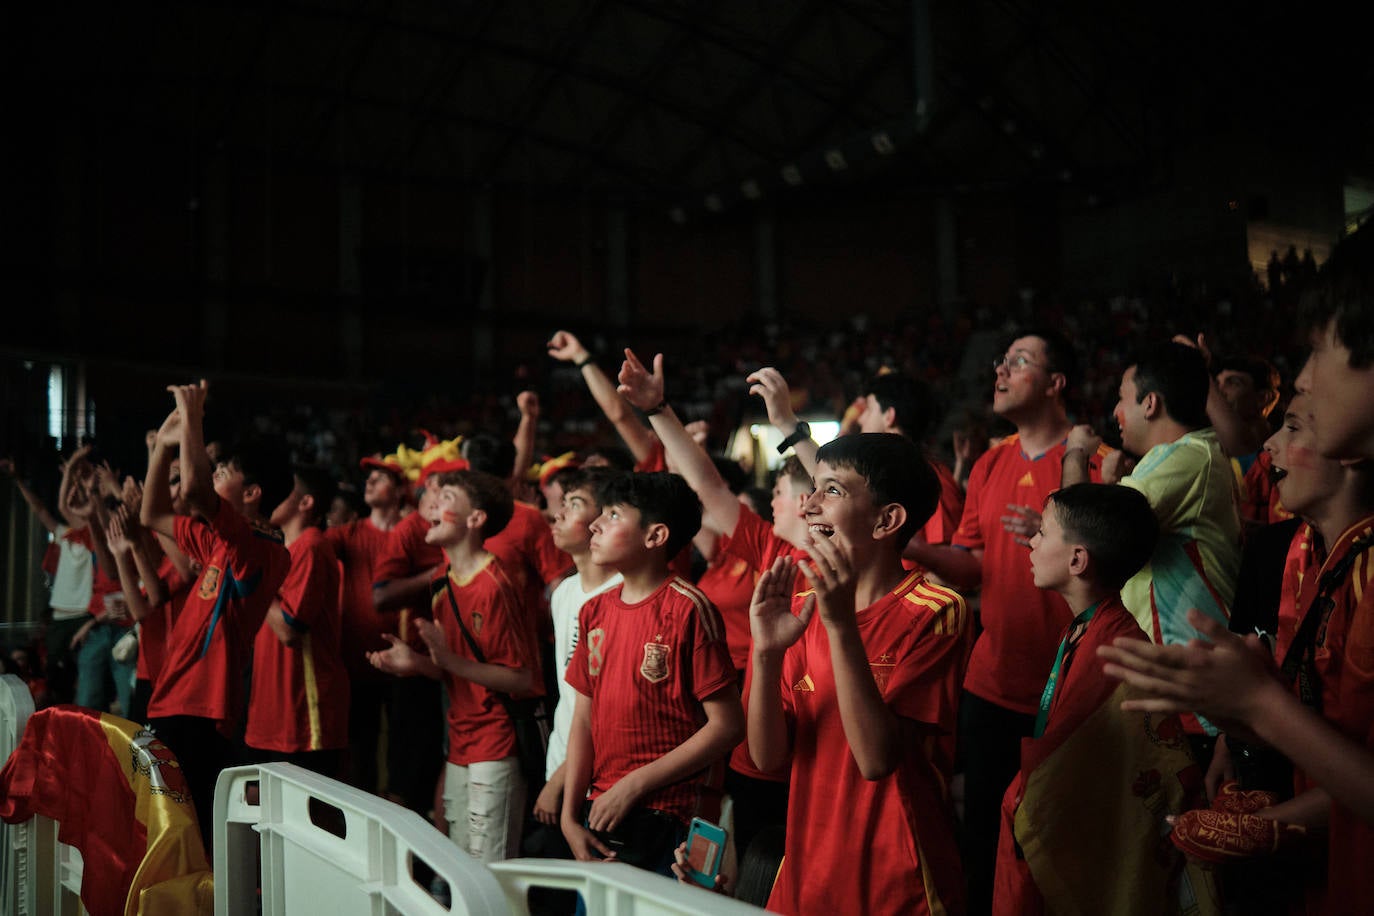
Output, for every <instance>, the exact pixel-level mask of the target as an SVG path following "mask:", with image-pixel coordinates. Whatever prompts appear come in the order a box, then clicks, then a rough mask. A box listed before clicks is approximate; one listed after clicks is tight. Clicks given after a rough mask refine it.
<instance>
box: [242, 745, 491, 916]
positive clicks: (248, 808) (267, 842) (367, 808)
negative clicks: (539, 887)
mask: <svg viewBox="0 0 1374 916" xmlns="http://www.w3.org/2000/svg"><path fill="white" fill-rule="evenodd" d="M254 784H256V790H255V791H254V792H253V794H254V795H256V799H257V801H256V803H254V802H253V800H252V796H251V795H250V790H252V789H253V787H254ZM312 811H313V812H314V815H315V816H314V817H313V818H312ZM330 826H332V827H333V828H334V829H333V830H331V829H329V827H330ZM340 826H341V827H342V830H339V827H340ZM254 831H256V832H257V833H258V834H260V838H259V837H255V836H254V835H253V832H254ZM335 831H338V832H337V833H336V832H335ZM338 833H342V834H343V835H342V836H339V835H338ZM259 839H260V842H259ZM412 858H418V859H421V860H423V861H424V862H425V863H426V864H427V865H429V867H430V868H432V869H433V870H434V872H435V874H436V875H437V876H438V877H440V878H442V879H443V880H444V881H446V882H448V886H449V891H450V893H451V895H452V904H451V905H449V906H445V905H443V904H441V903H439V902H438V901H437V900H435V899H434V897H433V896H431V894H430V893H429V891H428V890H427V889H426V888H423V887H421V886H420V885H419V884H417V883H416V882H415V880H414V878H412V877H411V872H410V862H411V860H412ZM259 862H261V869H262V870H261V888H262V898H261V909H259V906H258V894H257V888H258V887H259V884H258V875H259V871H258V867H259V865H258V863H259ZM258 912H261V913H262V914H263V916H285V914H288V913H324V914H328V916H349V914H354V913H357V914H391V913H396V914H402V913H403V914H407V916H412V914H413V916H450V914H454V916H468V914H470V916H496V914H502V916H504V914H506V913H509V912H511V909H510V907H509V905H508V904H507V902H506V897H505V894H504V892H503V891H502V889H501V885H500V884H499V883H498V882H497V880H496V877H495V875H493V874H492V872H491V871H490V870H489V869H488V868H487V867H486V866H485V865H483V864H482V863H481V862H479V861H477V860H476V859H474V858H472V857H471V856H469V855H468V854H467V853H465V852H463V851H462V850H460V849H459V848H458V847H457V846H455V845H453V843H451V842H449V840H448V838H447V837H445V836H444V835H443V834H441V833H439V832H438V831H437V830H435V829H434V827H433V826H432V825H430V824H428V823H426V822H425V821H424V820H423V819H422V818H421V817H420V816H419V815H418V814H416V813H415V812H413V811H408V810H406V809H405V808H402V807H401V806H400V805H395V804H392V803H391V802H388V801H386V800H384V799H381V798H378V797H377V796H375V795H371V794H368V793H367V792H362V791H359V790H357V789H354V788H351V787H350V786H346V785H344V784H343V783H341V782H336V781H335V780H332V779H326V778H325V777H323V776H320V775H318V774H315V773H312V772H310V771H309V770H304V769H301V768H300V767H297V766H292V765H291V764H287V763H274V764H264V765H262V766H249V767H236V768H234V769H229V770H225V771H224V772H223V773H221V774H220V777H219V783H218V784H217V785H216V788H215V914H216V916H249V914H256V913H258Z"/></svg>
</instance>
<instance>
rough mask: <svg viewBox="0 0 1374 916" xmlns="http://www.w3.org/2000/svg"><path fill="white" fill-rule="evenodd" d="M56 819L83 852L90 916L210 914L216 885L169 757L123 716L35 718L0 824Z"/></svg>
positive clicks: (55, 713) (3, 779)
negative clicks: (109, 915)
mask: <svg viewBox="0 0 1374 916" xmlns="http://www.w3.org/2000/svg"><path fill="white" fill-rule="evenodd" d="M36 814H37V815H43V816H45V817H50V818H52V819H53V820H55V821H57V822H58V824H59V825H60V826H59V828H58V834H57V838H58V839H59V840H60V841H61V842H63V843H66V844H68V845H70V846H74V847H76V848H77V849H79V850H80V851H81V857H82V860H83V863H84V865H83V872H82V880H81V902H82V904H83V905H84V906H85V907H86V909H87V910H88V911H89V912H90V913H91V916H106V914H112V916H114V914H124V916H134V914H139V913H147V914H152V913H204V914H209V913H211V912H213V910H214V879H213V876H212V873H211V871H210V866H209V865H208V863H207V862H206V858H205V848H204V846H203V845H202V844H201V841H200V832H199V829H198V827H197V824H196V813H195V808H194V807H193V806H192V804H191V797H190V793H189V791H188V790H187V787H186V780H185V778H184V777H183V776H182V773H181V768H180V766H179V765H178V764H177V761H176V758H175V757H174V756H173V755H172V752H171V751H170V750H168V749H167V747H166V746H165V745H163V744H162V742H160V741H158V740H157V739H156V738H155V737H154V736H153V735H152V733H151V732H149V731H147V730H146V729H144V728H143V727H142V726H139V725H137V724H135V723H133V722H130V721H129V720H127V719H121V718H119V717H118V716H112V715H109V714H108V713H104V714H102V713H98V712H96V711H94V710H91V709H83V708H81V707H77V706H55V707H52V708H50V709H45V710H42V711H41V712H38V713H35V714H34V715H33V716H32V717H30V719H29V721H28V726H27V728H26V729H25V731H24V737H23V740H22V741H21V742H20V744H19V747H18V749H16V750H15V752H14V753H13V754H12V755H11V756H10V759H9V762H8V763H6V764H5V768H4V769H3V770H0V818H3V819H4V820H5V821H6V822H7V823H11V824H16V823H20V822H22V821H26V820H28V819H29V818H31V817H33V816H34V815H36Z"/></svg>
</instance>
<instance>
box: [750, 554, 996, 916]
mask: <svg viewBox="0 0 1374 916" xmlns="http://www.w3.org/2000/svg"><path fill="white" fill-rule="evenodd" d="M806 594H807V593H805V592H804V593H802V594H799V595H798V596H797V597H796V599H795V604H794V610H799V609H800V607H801V602H803V601H804V600H805V598H806ZM857 622H858V626H859V635H860V638H861V639H862V640H863V644H864V649H865V651H866V653H867V655H868V663H869V667H870V669H871V670H872V672H873V678H874V680H875V682H876V683H877V685H878V689H879V690H880V691H881V692H882V694H883V699H884V701H885V702H886V703H887V705H888V707H889V708H890V709H891V710H892V711H893V713H895V714H896V715H897V716H899V717H901V718H903V719H910V720H913V721H915V722H918V723H921V725H922V726H924V729H923V731H924V732H925V733H926V735H927V739H926V742H925V745H926V746H925V747H912V748H910V749H909V752H908V753H906V754H903V755H902V759H901V762H900V763H899V764H898V766H897V770H896V772H894V773H892V774H890V775H888V776H886V777H884V778H882V779H877V780H871V781H870V780H867V779H864V777H863V774H862V773H860V772H859V767H858V765H857V764H856V763H855V762H854V755H853V753H852V752H851V751H850V748H849V742H848V740H847V739H846V737H845V733H844V723H843V721H842V720H841V718H840V707H839V698H838V696H837V694H836V691H835V674H834V668H833V666H832V665H831V660H830V640H829V636H828V634H827V632H826V629H825V627H824V626H821V625H820V624H819V623H818V622H816V623H813V625H812V626H810V627H807V629H806V632H805V633H804V634H803V635H802V638H801V639H800V640H798V641H797V643H796V644H795V645H793V646H792V647H791V648H790V649H788V650H787V656H786V658H785V659H784V661H783V670H782V701H783V709H784V711H785V713H786V715H787V717H788V720H789V723H790V725H791V733H792V735H793V739H792V753H793V756H792V784H791V794H790V800H789V802H788V810H787V840H786V855H785V857H784V858H783V863H782V868H781V869H780V870H779V872H778V877H777V881H776V883H775V884H774V885H773V894H772V896H771V897H769V899H768V909H769V910H771V911H774V912H778V913H825V912H845V913H943V912H946V911H947V910H948V911H951V912H953V911H958V912H962V910H963V907H962V901H963V893H964V888H963V884H964V881H963V873H962V868H961V866H960V863H959V847H958V844H957V842H956V840H955V836H954V819H953V811H952V809H951V806H950V804H949V799H948V798H947V797H946V794H945V776H946V775H947V774H946V773H944V772H942V769H943V767H944V765H945V764H944V763H943V762H939V761H934V760H932V759H931V757H930V756H928V750H927V749H928V748H929V747H930V746H931V745H932V744H934V743H935V741H934V739H935V738H936V737H938V736H941V735H950V734H953V733H954V730H955V726H956V722H957V719H958V708H959V685H960V682H961V681H962V680H963V674H964V672H963V664H964V659H965V658H966V657H967V651H966V645H967V641H968V638H969V635H970V633H971V626H970V624H969V621H968V613H967V610H966V608H965V606H964V601H963V599H962V598H960V597H959V595H958V594H956V593H955V592H953V591H950V590H948V589H944V588H938V587H936V586H934V585H931V584H930V583H928V582H927V581H926V580H925V578H924V577H923V576H921V575H920V574H919V573H911V574H910V575H908V576H907V577H906V578H905V579H903V580H902V582H901V584H900V585H898V586H897V588H895V589H893V590H892V591H891V592H889V593H888V594H887V595H885V596H883V597H882V598H881V599H880V600H879V601H877V602H876V603H874V604H872V605H870V606H869V607H867V608H864V609H863V610H861V611H859V613H858V615H857Z"/></svg>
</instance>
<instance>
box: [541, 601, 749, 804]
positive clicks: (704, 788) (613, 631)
mask: <svg viewBox="0 0 1374 916" xmlns="http://www.w3.org/2000/svg"><path fill="white" fill-rule="evenodd" d="M623 590H624V586H623V585H622V586H618V587H616V588H614V589H611V590H610V591H608V592H603V593H601V594H600V595H597V596H595V597H593V598H592V599H590V600H589V601H588V602H587V603H586V604H584V605H583V606H582V613H581V615H580V618H579V626H580V629H581V632H582V639H581V640H580V641H579V642H578V644H577V648H576V649H575V650H574V652H573V658H572V661H571V662H570V663H569V664H568V671H567V675H566V679H567V682H568V683H569V684H571V685H572V687H573V688H574V689H575V690H577V691H578V692H579V693H581V694H583V695H585V696H587V697H590V698H591V701H592V702H591V732H592V778H591V783H590V785H589V791H588V793H587V794H588V797H589V798H596V797H597V796H599V795H601V793H603V792H605V791H606V790H607V789H609V788H610V787H611V786H613V785H615V784H616V783H617V782H619V781H620V779H621V778H622V777H624V776H625V775H626V774H627V773H630V772H632V771H634V770H637V769H639V768H640V767H642V766H644V765H646V764H649V763H652V762H653V761H655V760H657V759H658V758H660V757H662V756H663V755H664V754H667V753H668V752H669V751H671V750H673V749H674V748H676V747H678V746H679V745H681V744H682V743H683V742H685V741H686V740H687V739H688V738H690V737H692V736H693V735H694V734H696V733H697V731H699V730H700V729H701V727H702V726H703V725H705V724H706V712H705V710H704V709H703V708H702V701H703V700H705V699H708V698H709V697H710V696H711V695H712V694H714V693H716V692H717V691H719V690H721V689H722V688H725V687H729V686H731V685H732V684H734V683H735V667H734V665H732V664H731V662H730V652H729V650H728V649H727V648H726V645H725V628H724V626H723V625H722V624H721V620H720V615H719V614H718V613H717V612H716V609H715V608H713V607H712V606H711V602H709V601H707V600H706V596H705V595H703V594H702V593H701V592H700V591H699V590H698V589H697V588H696V587H695V586H693V585H692V584H691V583H690V582H688V581H687V580H685V579H682V578H679V577H677V576H672V577H669V578H668V579H667V580H666V581H665V582H664V583H663V584H662V585H661V586H659V587H658V588H657V589H656V590H655V591H654V593H653V594H652V595H650V596H648V597H647V598H645V599H644V600H642V601H637V602H635V603H634V604H626V603H625V602H624V601H623V600H622V599H621V593H622V591H623ZM724 776H725V761H724V760H723V759H722V760H720V761H718V762H717V763H716V764H714V765H712V766H709V767H707V768H705V769H704V770H701V771H700V772H697V773H694V774H692V775H691V776H689V777H687V778H686V779H683V780H682V781H680V782H676V783H673V784H671V785H666V786H662V787H660V788H658V789H656V790H654V791H653V792H651V793H649V794H648V795H646V796H645V797H644V798H642V799H640V800H639V803H638V805H639V807H643V808H652V809H654V810H657V811H663V812H666V813H668V814H672V815H674V816H676V817H678V818H679V819H681V820H682V822H683V824H687V823H690V822H691V820H692V818H693V817H698V816H701V817H706V818H708V819H711V820H714V819H715V818H716V817H718V816H719V810H720V795H721V791H720V787H721V782H722V780H723V779H724Z"/></svg>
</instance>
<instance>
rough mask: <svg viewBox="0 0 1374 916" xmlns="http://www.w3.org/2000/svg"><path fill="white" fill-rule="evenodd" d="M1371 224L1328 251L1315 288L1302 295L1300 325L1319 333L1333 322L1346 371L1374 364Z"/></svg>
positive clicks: (1372, 224) (1373, 255) (1373, 250)
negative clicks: (1347, 354) (1345, 356)
mask: <svg viewBox="0 0 1374 916" xmlns="http://www.w3.org/2000/svg"><path fill="white" fill-rule="evenodd" d="M1372 226H1374V223H1370V224H1366V225H1365V226H1363V227H1362V228H1360V229H1359V230H1358V231H1356V232H1355V233H1354V234H1352V235H1350V236H1347V237H1346V238H1344V239H1342V240H1341V241H1340V242H1339V243H1338V244H1337V245H1336V247H1335V248H1333V249H1332V250H1331V257H1329V258H1328V259H1327V261H1326V263H1325V264H1323V265H1322V269H1321V272H1320V273H1318V274H1317V282H1316V285H1315V286H1314V287H1313V288H1312V289H1310V290H1309V291H1308V292H1306V293H1305V294H1304V295H1303V301H1302V323H1303V325H1304V326H1305V327H1307V328H1308V329H1309V330H1310V331H1323V330H1325V329H1326V326H1327V325H1328V324H1331V323H1333V322H1334V323H1335V330H1336V339H1337V340H1339V341H1340V342H1341V343H1342V344H1343V345H1344V346H1345V347H1346V349H1348V350H1349V351H1350V368H1352V369H1365V368H1368V367H1369V366H1370V365H1374V228H1371V227H1372Z"/></svg>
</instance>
